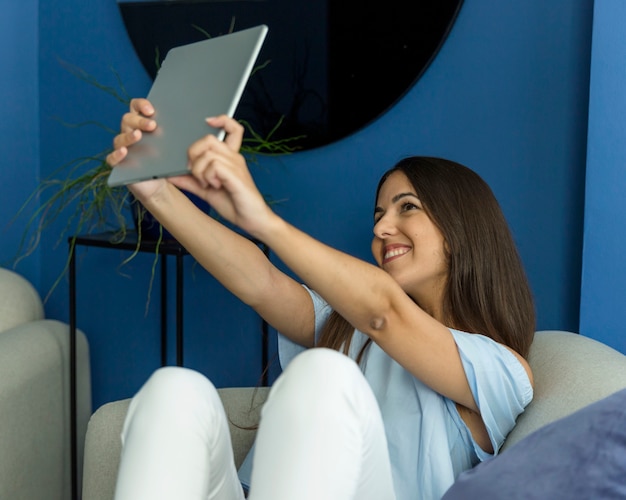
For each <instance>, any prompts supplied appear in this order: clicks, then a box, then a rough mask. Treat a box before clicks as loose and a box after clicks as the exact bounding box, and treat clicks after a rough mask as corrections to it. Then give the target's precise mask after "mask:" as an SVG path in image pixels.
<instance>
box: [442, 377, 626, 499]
mask: <svg viewBox="0 0 626 500" xmlns="http://www.w3.org/2000/svg"><path fill="white" fill-rule="evenodd" d="M625 470H626V389H623V390H620V391H618V392H616V393H615V394H613V395H611V396H608V397H606V398H604V399H602V400H600V401H598V402H596V403H593V404H592V405H589V406H587V407H585V408H583V409H582V410H579V411H577V412H575V413H573V414H571V415H569V416H568V417H565V418H562V419H560V420H557V421H555V422H553V423H551V424H549V425H547V426H545V427H543V428H541V429H539V430H538V431H536V432H534V433H532V434H531V435H530V436H528V437H526V438H525V439H523V440H521V441H519V442H518V443H517V444H515V445H513V446H512V447H511V448H509V449H508V450H507V451H505V452H503V453H502V454H501V455H499V456H497V457H495V458H493V459H491V460H489V461H487V462H483V463H481V464H479V465H478V466H476V467H474V468H473V469H471V470H469V471H466V472H464V473H463V474H461V475H460V476H459V478H458V479H457V481H456V482H455V483H454V485H452V487H451V488H450V489H449V490H448V492H447V493H446V494H445V495H444V496H443V499H442V500H460V499H474V498H480V499H482V500H490V499H494V500H495V499H498V500H499V499H502V498H507V499H524V500H528V499H544V498H549V499H551V500H559V499H563V500H566V499H567V500H570V499H572V498H601V499H603V500H607V499H618V498H619V499H623V498H626V478H625V476H624V471H625Z"/></svg>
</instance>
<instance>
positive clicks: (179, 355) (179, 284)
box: [176, 253, 183, 366]
mask: <svg viewBox="0 0 626 500" xmlns="http://www.w3.org/2000/svg"><path fill="white" fill-rule="evenodd" d="M176 364H177V365H178V366H183V255H182V254H180V253H178V254H176Z"/></svg>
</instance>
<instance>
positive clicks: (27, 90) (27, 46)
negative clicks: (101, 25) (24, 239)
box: [0, 0, 39, 285]
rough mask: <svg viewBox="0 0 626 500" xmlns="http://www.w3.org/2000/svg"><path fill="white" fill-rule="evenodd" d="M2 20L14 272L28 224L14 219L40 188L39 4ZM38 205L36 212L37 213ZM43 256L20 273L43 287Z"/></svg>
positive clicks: (1, 230)
mask: <svg viewBox="0 0 626 500" xmlns="http://www.w3.org/2000/svg"><path fill="white" fill-rule="evenodd" d="M2 11H3V12H2V15H0V47H2V49H0V73H1V74H2V78H1V79H0V95H1V96H2V99H0V113H1V114H2V120H0V138H1V139H0V145H1V150H2V155H1V159H0V186H1V187H0V196H1V197H0V242H1V243H0V265H3V266H7V267H10V265H11V263H12V260H13V258H14V257H15V255H16V254H17V252H18V248H19V244H20V239H21V231H20V228H21V227H23V224H24V221H26V220H28V218H29V217H30V216H31V215H32V213H33V209H31V208H30V207H29V208H28V209H27V210H26V211H25V212H24V215H23V216H22V217H19V218H18V219H15V220H14V217H15V215H16V213H17V212H18V210H19V209H20V207H21V205H22V204H23V203H24V201H25V200H26V198H27V197H28V195H29V194H30V193H31V192H32V191H33V190H34V189H35V187H36V186H37V181H38V175H39V94H38V78H39V70H38V54H39V51H38V48H37V45H38V41H39V30H38V25H37V21H38V2H37V0H25V1H23V2H8V1H3V2H2ZM36 206H37V205H36V204H35V205H34V207H35V208H36ZM38 255H39V252H38V251H36V252H35V254H34V255H33V257H32V258H31V259H28V261H26V262H24V263H23V265H22V266H21V267H20V272H21V273H22V274H23V275H24V276H26V277H27V278H28V279H29V280H31V281H32V282H33V283H34V284H35V285H36V284H38V283H39V258H38Z"/></svg>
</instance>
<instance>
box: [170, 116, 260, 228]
mask: <svg viewBox="0 0 626 500" xmlns="http://www.w3.org/2000/svg"><path fill="white" fill-rule="evenodd" d="M207 123H208V124H209V125H210V126H211V127H214V128H221V129H224V131H225V132H226V137H225V139H224V141H220V140H219V139H218V138H217V137H215V136H214V135H212V134H209V135H207V136H205V137H203V138H202V139H200V140H198V141H196V142H195V143H193V144H192V145H191V147H190V148H189V150H188V156H189V169H190V172H191V174H192V175H191V176H181V177H175V178H171V179H170V181H171V182H172V184H174V185H176V186H177V187H179V188H181V189H184V190H186V191H190V192H192V193H194V194H195V195H197V196H199V197H201V198H203V199H204V200H206V201H207V202H208V203H209V204H210V205H211V206H212V207H213V208H214V209H215V210H217V212H218V213H219V214H220V215H221V216H222V217H224V218H225V219H227V220H228V221H230V222H232V223H233V224H236V225H237V226H239V227H240V228H242V229H244V230H245V231H247V232H249V233H251V234H254V232H255V231H256V230H258V229H260V228H261V227H262V225H263V223H264V218H267V217H270V216H271V215H273V212H272V211H271V210H270V208H269V207H268V206H267V204H266V203H265V200H264V199H263V196H262V195H261V193H260V192H259V190H258V189H257V187H256V185H255V183H254V180H253V179H252V176H251V175H250V171H249V170H248V166H247V165H246V161H245V158H244V157H243V156H242V155H241V153H240V152H239V149H240V148H241V143H242V141H243V133H244V129H243V127H242V126H241V124H239V123H238V122H237V121H236V120H234V119H233V118H229V117H228V116H225V115H222V116H218V117H213V118H208V119H207Z"/></svg>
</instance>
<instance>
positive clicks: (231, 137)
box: [206, 115, 244, 151]
mask: <svg viewBox="0 0 626 500" xmlns="http://www.w3.org/2000/svg"><path fill="white" fill-rule="evenodd" d="M206 121H207V123H208V124H209V125H211V127H215V128H222V129H224V132H226V137H225V138H224V143H225V144H226V145H227V146H228V147H229V148H230V149H232V150H233V151H239V148H241V143H242V141H243V133H244V128H243V126H242V125H241V124H240V123H239V122H238V121H237V120H235V119H234V118H230V117H229V116H226V115H220V116H213V117H211V118H207V119H206Z"/></svg>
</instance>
